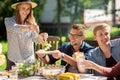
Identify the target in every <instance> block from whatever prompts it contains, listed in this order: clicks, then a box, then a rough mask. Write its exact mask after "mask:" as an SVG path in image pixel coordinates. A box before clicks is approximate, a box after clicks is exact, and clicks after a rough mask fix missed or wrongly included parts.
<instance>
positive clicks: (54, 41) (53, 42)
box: [34, 36, 60, 66]
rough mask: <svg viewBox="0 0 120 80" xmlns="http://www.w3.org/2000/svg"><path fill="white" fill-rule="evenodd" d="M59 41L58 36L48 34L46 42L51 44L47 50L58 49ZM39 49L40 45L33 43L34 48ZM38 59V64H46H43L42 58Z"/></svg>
mask: <svg viewBox="0 0 120 80" xmlns="http://www.w3.org/2000/svg"><path fill="white" fill-rule="evenodd" d="M59 41H60V37H58V36H48V39H47V42H48V43H49V44H51V46H52V47H51V48H50V49H49V50H56V49H58V43H59ZM39 49H42V45H41V44H37V43H34V50H35V51H37V50H39ZM36 57H37V56H36ZM39 61H40V63H39V65H40V66H48V64H45V63H44V62H43V61H42V60H39Z"/></svg>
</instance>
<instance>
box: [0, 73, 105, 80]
mask: <svg viewBox="0 0 120 80" xmlns="http://www.w3.org/2000/svg"><path fill="white" fill-rule="evenodd" d="M0 80H10V79H9V78H8V77H6V76H0ZM18 80H47V79H46V78H45V77H43V76H40V75H39V76H27V77H21V76H19V77H18ZM80 80H107V77H103V76H93V75H88V74H82V75H81V74H80Z"/></svg>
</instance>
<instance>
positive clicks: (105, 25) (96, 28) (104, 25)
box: [93, 23, 111, 35]
mask: <svg viewBox="0 0 120 80" xmlns="http://www.w3.org/2000/svg"><path fill="white" fill-rule="evenodd" d="M105 28H108V29H111V26H110V25H109V24H106V23H101V24H97V25H96V26H95V27H94V29H93V34H94V35H96V33H97V31H98V30H101V29H105Z"/></svg>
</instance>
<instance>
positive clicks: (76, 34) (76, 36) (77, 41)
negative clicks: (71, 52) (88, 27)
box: [68, 29, 84, 46]
mask: <svg viewBox="0 0 120 80" xmlns="http://www.w3.org/2000/svg"><path fill="white" fill-rule="evenodd" d="M68 37H69V40H70V43H71V45H72V46H75V45H81V44H82V41H83V39H84V36H83V35H82V34H80V30H76V29H71V31H70V33H69V35H68Z"/></svg>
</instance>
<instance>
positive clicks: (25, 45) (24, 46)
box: [5, 17, 38, 62]
mask: <svg viewBox="0 0 120 80" xmlns="http://www.w3.org/2000/svg"><path fill="white" fill-rule="evenodd" d="M5 26H6V30H7V40H8V54H7V57H8V59H9V60H10V61H12V62H23V61H25V60H27V61H29V62H34V60H35V57H34V47H33V41H34V42H37V40H38V34H37V33H36V32H35V31H33V30H29V31H24V32H23V31H21V25H20V24H16V21H15V17H8V18H5Z"/></svg>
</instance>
